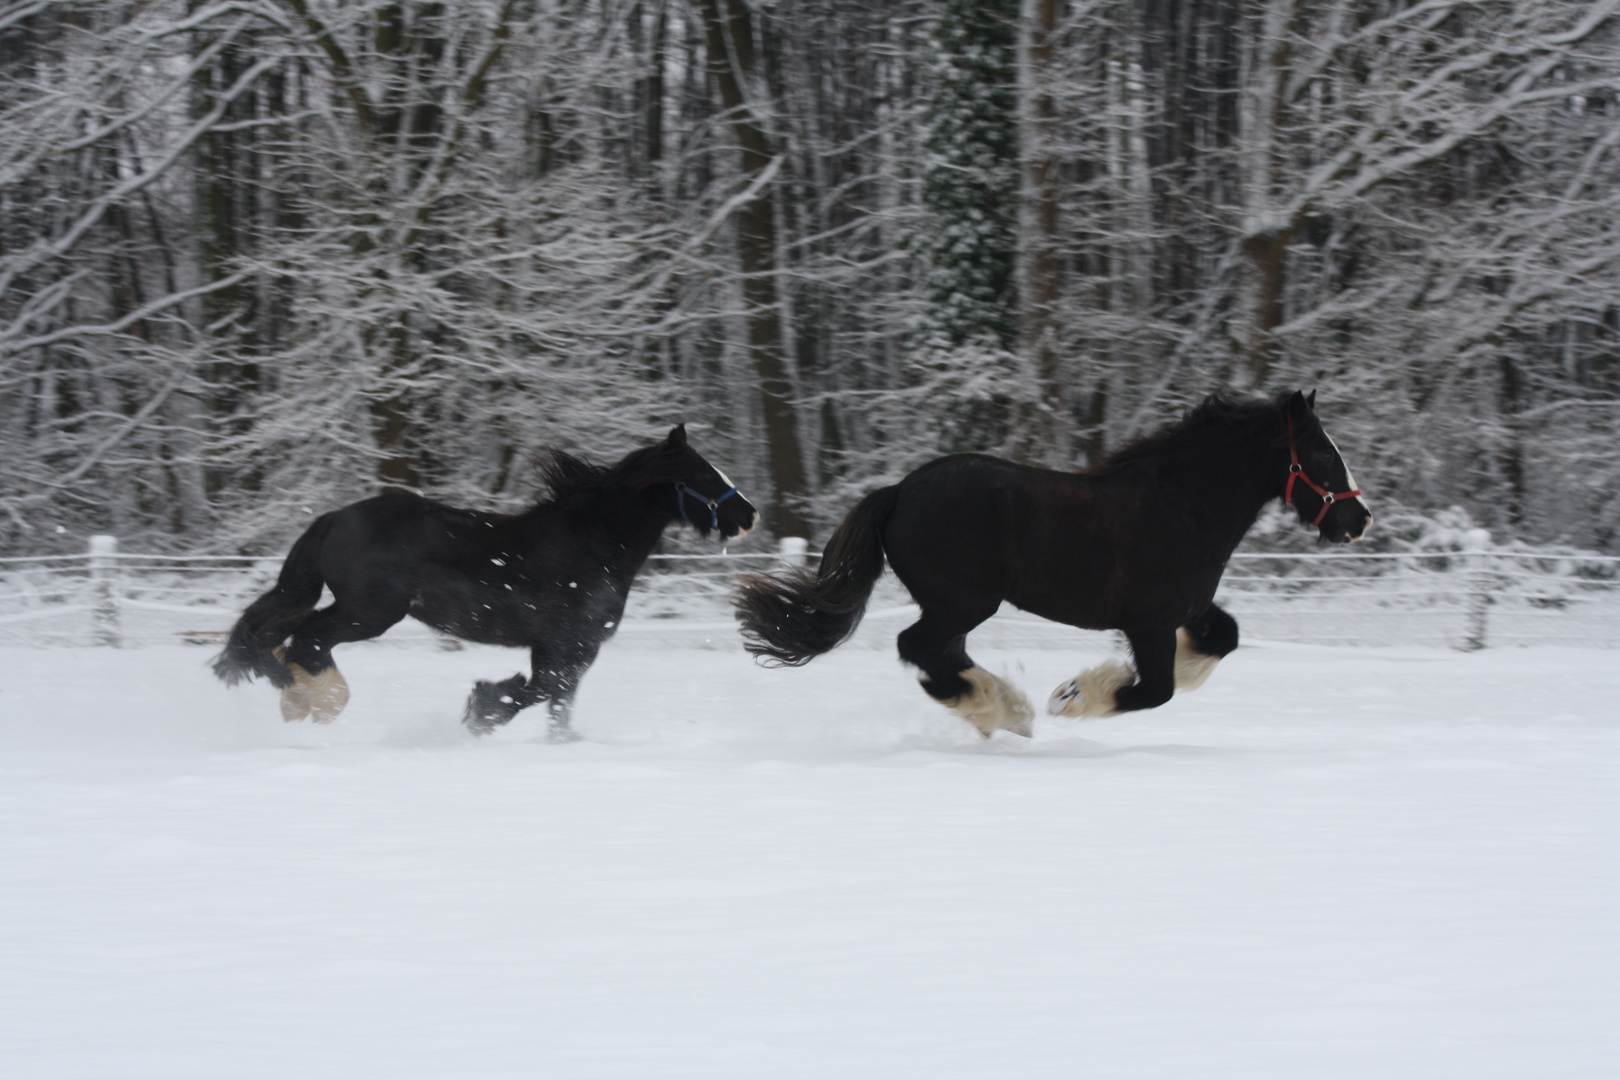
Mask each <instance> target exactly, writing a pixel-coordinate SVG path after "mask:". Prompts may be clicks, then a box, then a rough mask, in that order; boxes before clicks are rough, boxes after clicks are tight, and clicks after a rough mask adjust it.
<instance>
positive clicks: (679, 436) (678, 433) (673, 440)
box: [669, 424, 686, 446]
mask: <svg viewBox="0 0 1620 1080" xmlns="http://www.w3.org/2000/svg"><path fill="white" fill-rule="evenodd" d="M669 445H671V446H685V445H686V425H685V424H676V425H675V427H674V429H673V430H672V431H671V432H670V433H669Z"/></svg>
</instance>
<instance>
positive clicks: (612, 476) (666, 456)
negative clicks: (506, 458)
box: [540, 444, 682, 503]
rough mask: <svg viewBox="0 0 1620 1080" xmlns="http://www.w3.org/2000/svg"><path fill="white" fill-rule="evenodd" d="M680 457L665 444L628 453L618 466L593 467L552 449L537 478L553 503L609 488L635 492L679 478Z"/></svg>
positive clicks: (595, 493)
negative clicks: (635, 490) (637, 489)
mask: <svg viewBox="0 0 1620 1080" xmlns="http://www.w3.org/2000/svg"><path fill="white" fill-rule="evenodd" d="M679 456H680V455H679V454H678V453H677V452H675V451H672V450H671V449H669V448H668V447H667V446H666V445H664V444H660V445H658V446H649V447H645V448H643V449H641V450H636V451H633V452H631V453H630V454H627V455H626V456H625V457H624V459H623V460H621V461H620V462H619V463H618V464H616V465H612V466H608V465H595V464H592V463H591V462H588V461H584V460H582V459H580V458H577V457H575V456H574V455H572V454H570V453H567V452H566V451H563V450H553V451H551V453H550V454H549V455H548V457H547V458H546V460H545V461H544V462H542V463H541V465H540V476H541V479H542V480H543V482H544V483H545V485H546V489H547V490H548V491H549V492H550V493H551V498H550V499H549V500H548V501H549V502H552V503H559V502H564V501H567V500H569V499H573V498H577V497H581V496H591V495H597V494H600V493H601V492H603V491H604V490H606V489H608V488H621V489H622V488H629V489H632V490H634V489H636V488H642V487H646V486H648V485H649V484H669V483H674V482H675V481H676V480H679V479H681V476H682V470H681V467H680V465H681V463H680V461H679V460H678V459H679Z"/></svg>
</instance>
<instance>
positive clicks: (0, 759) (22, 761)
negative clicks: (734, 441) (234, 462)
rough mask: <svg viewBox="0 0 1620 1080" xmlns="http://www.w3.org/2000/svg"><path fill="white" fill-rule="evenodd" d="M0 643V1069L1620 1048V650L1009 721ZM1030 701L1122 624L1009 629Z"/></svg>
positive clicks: (454, 1071)
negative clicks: (328, 673)
mask: <svg viewBox="0 0 1620 1080" xmlns="http://www.w3.org/2000/svg"><path fill="white" fill-rule="evenodd" d="M631 637H632V635H626V639H627V640H626V641H625V642H621V643H618V644H614V645H610V646H609V648H608V649H607V650H606V651H605V652H604V654H603V656H602V659H601V660H600V662H599V663H598V664H597V666H596V668H595V669H594V670H593V671H592V672H591V674H590V675H589V677H588V678H587V681H586V684H585V689H584V691H583V693H582V694H581V698H580V702H579V709H578V714H577V723H578V727H579V729H580V731H581V732H582V733H583V734H584V735H585V736H586V738H585V741H583V742H580V743H577V744H573V745H568V746H553V745H550V744H547V743H546V742H544V741H543V734H544V719H543V711H542V710H532V711H531V712H529V713H527V714H525V715H524V716H523V717H520V718H519V720H518V721H517V722H516V723H515V724H514V725H512V727H511V728H510V729H508V730H506V731H503V732H501V733H500V734H498V735H496V736H494V737H492V738H489V739H485V740H474V739H473V738H471V737H470V736H468V735H466V734H465V733H464V732H463V731H462V730H461V729H460V728H459V727H458V726H457V724H456V717H457V715H458V712H459V709H460V705H461V701H462V700H463V698H464V697H465V694H466V692H467V689H468V687H469V685H470V683H471V681H472V680H473V679H474V678H475V677H479V676H483V677H504V676H505V675H508V674H510V673H511V672H513V671H516V670H518V669H519V668H520V667H521V666H522V660H523V657H522V655H521V654H518V653H513V652H510V651H503V650H486V649H468V650H465V651H462V652H440V651H436V650H434V649H433V648H432V647H431V646H429V645H426V644H417V645H413V646H401V645H398V644H393V645H391V644H389V643H388V642H386V641H384V642H380V643H374V644H368V645H359V646H346V647H345V648H344V649H343V650H340V652H339V657H340V659H341V661H342V666H343V667H344V669H345V671H346V673H347V675H348V678H349V681H350V683H351V685H352V687H353V691H354V699H353V703H352V704H351V706H350V708H349V711H348V713H346V714H345V716H344V717H343V718H342V720H340V721H339V723H338V724H336V725H334V726H331V727H324V728H323V727H314V726H311V725H307V724H306V725H292V726H288V725H283V724H282V723H281V721H280V720H279V718H278V713H277V710H276V703H275V697H274V693H273V691H271V690H270V689H269V688H268V687H266V686H265V685H263V684H256V685H254V686H251V687H247V688H237V689H236V690H227V689H226V688H224V687H223V686H220V685H218V684H217V683H216V682H214V680H213V679H212V677H211V676H210V675H209V673H208V672H207V670H206V668H205V667H204V660H205V659H206V656H207V650H205V649H201V648H195V647H187V646H179V645H176V646H164V647H148V648H142V649H129V650H106V649H101V650H94V649H66V648H64V649H40V650H29V649H23V648H4V649H0V1062H3V1063H4V1065H3V1066H0V1071H3V1072H4V1074H5V1075H7V1076H16V1077H25V1078H29V1080H51V1078H57V1077H86V1078H89V1077H94V1078H117V1080H127V1078H138V1077H153V1078H163V1080H187V1078H207V1080H228V1078H260V1077H262V1078H277V1080H285V1078H289V1077H297V1078H299V1080H312V1078H324V1077H332V1078H342V1080H362V1078H370V1077H379V1078H388V1080H401V1078H411V1077H513V1078H518V1077H522V1078H532V1077H559V1078H572V1077H581V1078H588V1077H627V1078H649V1080H673V1078H682V1077H693V1078H705V1080H713V1078H724V1077H739V1078H771V1080H776V1078H800V1077H802V1078H814V1080H826V1078H833V1077H839V1078H842V1077H874V1078H876V1077H885V1078H887V1077H919V1078H927V1080H946V1078H954V1077H986V1078H988V1077H995V1078H1009V1080H1028V1078H1046V1077H1052V1078H1060V1077H1061V1078H1064V1080H1072V1078H1075V1077H1104V1078H1129V1077H1166V1078H1177V1080H1182V1078H1196V1080H1203V1078H1216V1077H1232V1078H1239V1077H1241V1078H1245V1080H1255V1078H1267V1077H1277V1078H1289V1080H1299V1078H1325V1077H1367V1078H1377V1080H1389V1078H1396V1077H1414V1078H1425V1080H1434V1078H1441V1077H1455V1078H1467V1080H1484V1078H1493V1077H1512V1078H1534V1080H1553V1078H1562V1077H1591V1078H1600V1077H1601V1078H1612V1077H1615V1076H1620V1022H1617V1018H1620V934H1617V927H1620V843H1617V838H1620V812H1617V811H1620V738H1617V735H1620V704H1617V703H1620V654H1617V653H1615V652H1610V651H1601V650H1591V651H1580V650H1552V649H1542V650H1535V649H1526V650H1518V649H1498V650H1488V651H1485V652H1482V653H1476V654H1471V655H1464V654H1458V653H1452V652H1445V651H1438V650H1416V649H1403V650H1393V649H1391V650H1374V649H1362V650H1353V649H1330V648H1319V647H1305V646H1288V645H1281V644H1273V645H1267V644H1264V643H1262V644H1258V645H1248V646H1246V647H1245V648H1243V649H1242V650H1240V651H1239V652H1238V653H1237V654H1235V655H1234V656H1232V657H1231V658H1230V659H1228V660H1227V662H1226V663H1224V664H1223V665H1222V666H1221V669H1220V670H1219V671H1218V672H1217V673H1216V675H1215V676H1214V678H1213V679H1211V681H1210V682H1209V684H1208V685H1207V686H1206V687H1205V688H1204V689H1202V690H1200V691H1198V692H1197V693H1194V694H1187V695H1182V696H1179V697H1177V698H1176V699H1175V700H1174V701H1173V702H1171V703H1170V704H1169V705H1167V706H1166V707H1164V708H1161V709H1159V710H1157V711H1154V712H1150V713H1146V714H1136V715H1133V716H1129V717H1126V718H1120V719H1112V720H1105V721H1092V722H1081V721H1070V720H1052V719H1049V718H1046V717H1045V716H1042V717H1041V719H1040V722H1039V725H1038V731H1037V737H1036V738H1035V739H1034V740H1032V741H1023V740H1020V739H1017V738H1015V737H1013V736H1009V735H999V736H997V737H996V738H995V739H994V740H991V741H989V742H981V741H980V740H979V738H978V736H977V735H975V734H974V733H973V732H972V731H970V730H969V729H968V728H967V726H966V725H965V724H962V723H961V722H959V721H957V720H955V719H953V718H952V717H950V716H949V715H948V714H946V713H945V712H944V711H943V710H941V709H939V708H938V707H937V706H934V705H932V704H930V703H929V702H928V701H927V699H926V698H925V697H924V696H923V695H922V693H921V692H920V691H919V690H918V689H917V687H916V685H915V683H914V682H913V680H912V678H911V677H910V676H909V675H908V674H907V673H906V672H905V671H903V670H902V669H901V668H900V667H899V666H898V663H897V662H896V661H895V659H894V658H893V655H892V653H889V652H887V651H884V652H877V651H871V650H863V649H858V648H851V649H846V650H842V651H840V652H837V653H834V654H832V655H830V656H828V657H824V658H822V659H821V660H818V661H816V662H815V663H814V664H812V665H810V666H809V667H807V668H804V669H801V670H792V671H770V670H764V669H761V668H757V667H755V666H753V664H752V663H751V662H750V661H749V660H748V658H747V657H745V656H744V655H743V654H742V653H741V652H740V651H737V650H732V649H728V650H723V651H714V650H701V649H686V648H674V649H671V648H664V649H658V648H652V647H648V646H647V644H646V643H645V642H643V644H642V645H640V646H637V645H635V644H633V643H632V642H631V641H630V640H629V639H630V638H631ZM978 655H979V657H980V659H981V660H982V661H983V662H985V664H986V666H987V667H990V668H991V669H992V670H1002V671H1007V672H1009V673H1011V674H1012V675H1013V676H1014V677H1015V679H1016V680H1017V681H1019V682H1020V683H1021V684H1022V685H1023V686H1024V687H1025V688H1026V689H1027V690H1028V691H1029V692H1030V694H1031V696H1032V697H1033V698H1034V699H1035V700H1036V701H1037V703H1040V702H1041V701H1043V700H1044V698H1045V695H1046V693H1047V692H1048V691H1049V690H1050V689H1051V688H1052V687H1053V686H1055V685H1056V684H1057V683H1058V682H1060V681H1061V680H1063V679H1064V678H1067V677H1068V676H1070V675H1072V674H1074V673H1075V672H1076V671H1077V670H1079V668H1080V667H1082V666H1085V665H1088V664H1090V663H1093V662H1095V661H1096V660H1098V659H1099V658H1100V654H1099V653H1097V652H1096V651H1092V652H1091V653H1090V655H1080V654H1077V653H1074V652H1065V651H1059V650H1053V649H1046V650H1039V649H1021V650H1018V651H995V650H979V651H978Z"/></svg>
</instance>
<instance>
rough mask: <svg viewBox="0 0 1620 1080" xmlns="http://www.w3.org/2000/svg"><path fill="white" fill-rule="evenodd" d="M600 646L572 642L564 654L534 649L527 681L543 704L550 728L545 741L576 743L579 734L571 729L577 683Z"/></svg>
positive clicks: (588, 667) (560, 651) (550, 650)
mask: <svg viewBox="0 0 1620 1080" xmlns="http://www.w3.org/2000/svg"><path fill="white" fill-rule="evenodd" d="M599 648H600V643H599V642H584V641H580V642H574V643H573V644H572V646H571V647H569V648H567V649H564V650H555V649H547V648H542V647H536V648H535V649H534V650H533V655H534V674H533V675H532V676H530V678H529V685H530V686H531V687H533V688H534V689H535V690H536V691H537V694H538V697H540V698H543V699H544V700H545V702H546V711H547V712H548V713H549V714H550V725H549V727H548V728H547V731H546V737H547V738H549V739H550V740H551V741H552V742H556V743H565V742H575V741H577V740H578V739H579V733H578V732H576V731H575V730H574V727H573V713H574V695H575V694H577V693H578V692H579V683H580V680H581V679H583V678H584V677H585V672H586V671H588V670H589V669H590V666H591V664H592V663H593V662H594V661H595V660H596V653H597V650H598V649H599Z"/></svg>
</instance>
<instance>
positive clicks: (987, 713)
mask: <svg viewBox="0 0 1620 1080" xmlns="http://www.w3.org/2000/svg"><path fill="white" fill-rule="evenodd" d="M962 678H964V679H966V680H967V682H968V686H969V687H970V689H969V690H968V692H967V693H965V694H963V695H962V696H961V697H958V698H957V699H956V700H955V701H950V702H946V704H947V706H949V708H950V710H951V712H953V713H955V714H956V715H957V716H960V717H961V718H962V719H964V720H966V721H967V722H968V723H970V724H972V725H973V726H974V728H975V729H977V730H978V732H979V734H980V735H983V736H984V737H985V738H987V739H988V738H989V737H990V736H992V735H994V734H995V733H996V732H998V731H1010V732H1012V733H1013V734H1014V735H1022V736H1023V737H1024V738H1026V739H1027V738H1029V737H1030V736H1032V735H1033V734H1034V733H1035V710H1034V708H1032V707H1031V706H1030V704H1029V699H1028V698H1027V697H1025V696H1024V694H1023V692H1022V691H1020V690H1019V689H1018V688H1017V687H1016V686H1013V685H1012V684H1011V683H1009V682H1007V681H1006V680H1005V679H998V678H996V677H995V676H994V675H992V674H990V673H989V672H988V671H986V670H984V669H983V668H980V667H971V668H968V669H967V670H966V671H964V672H962Z"/></svg>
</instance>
